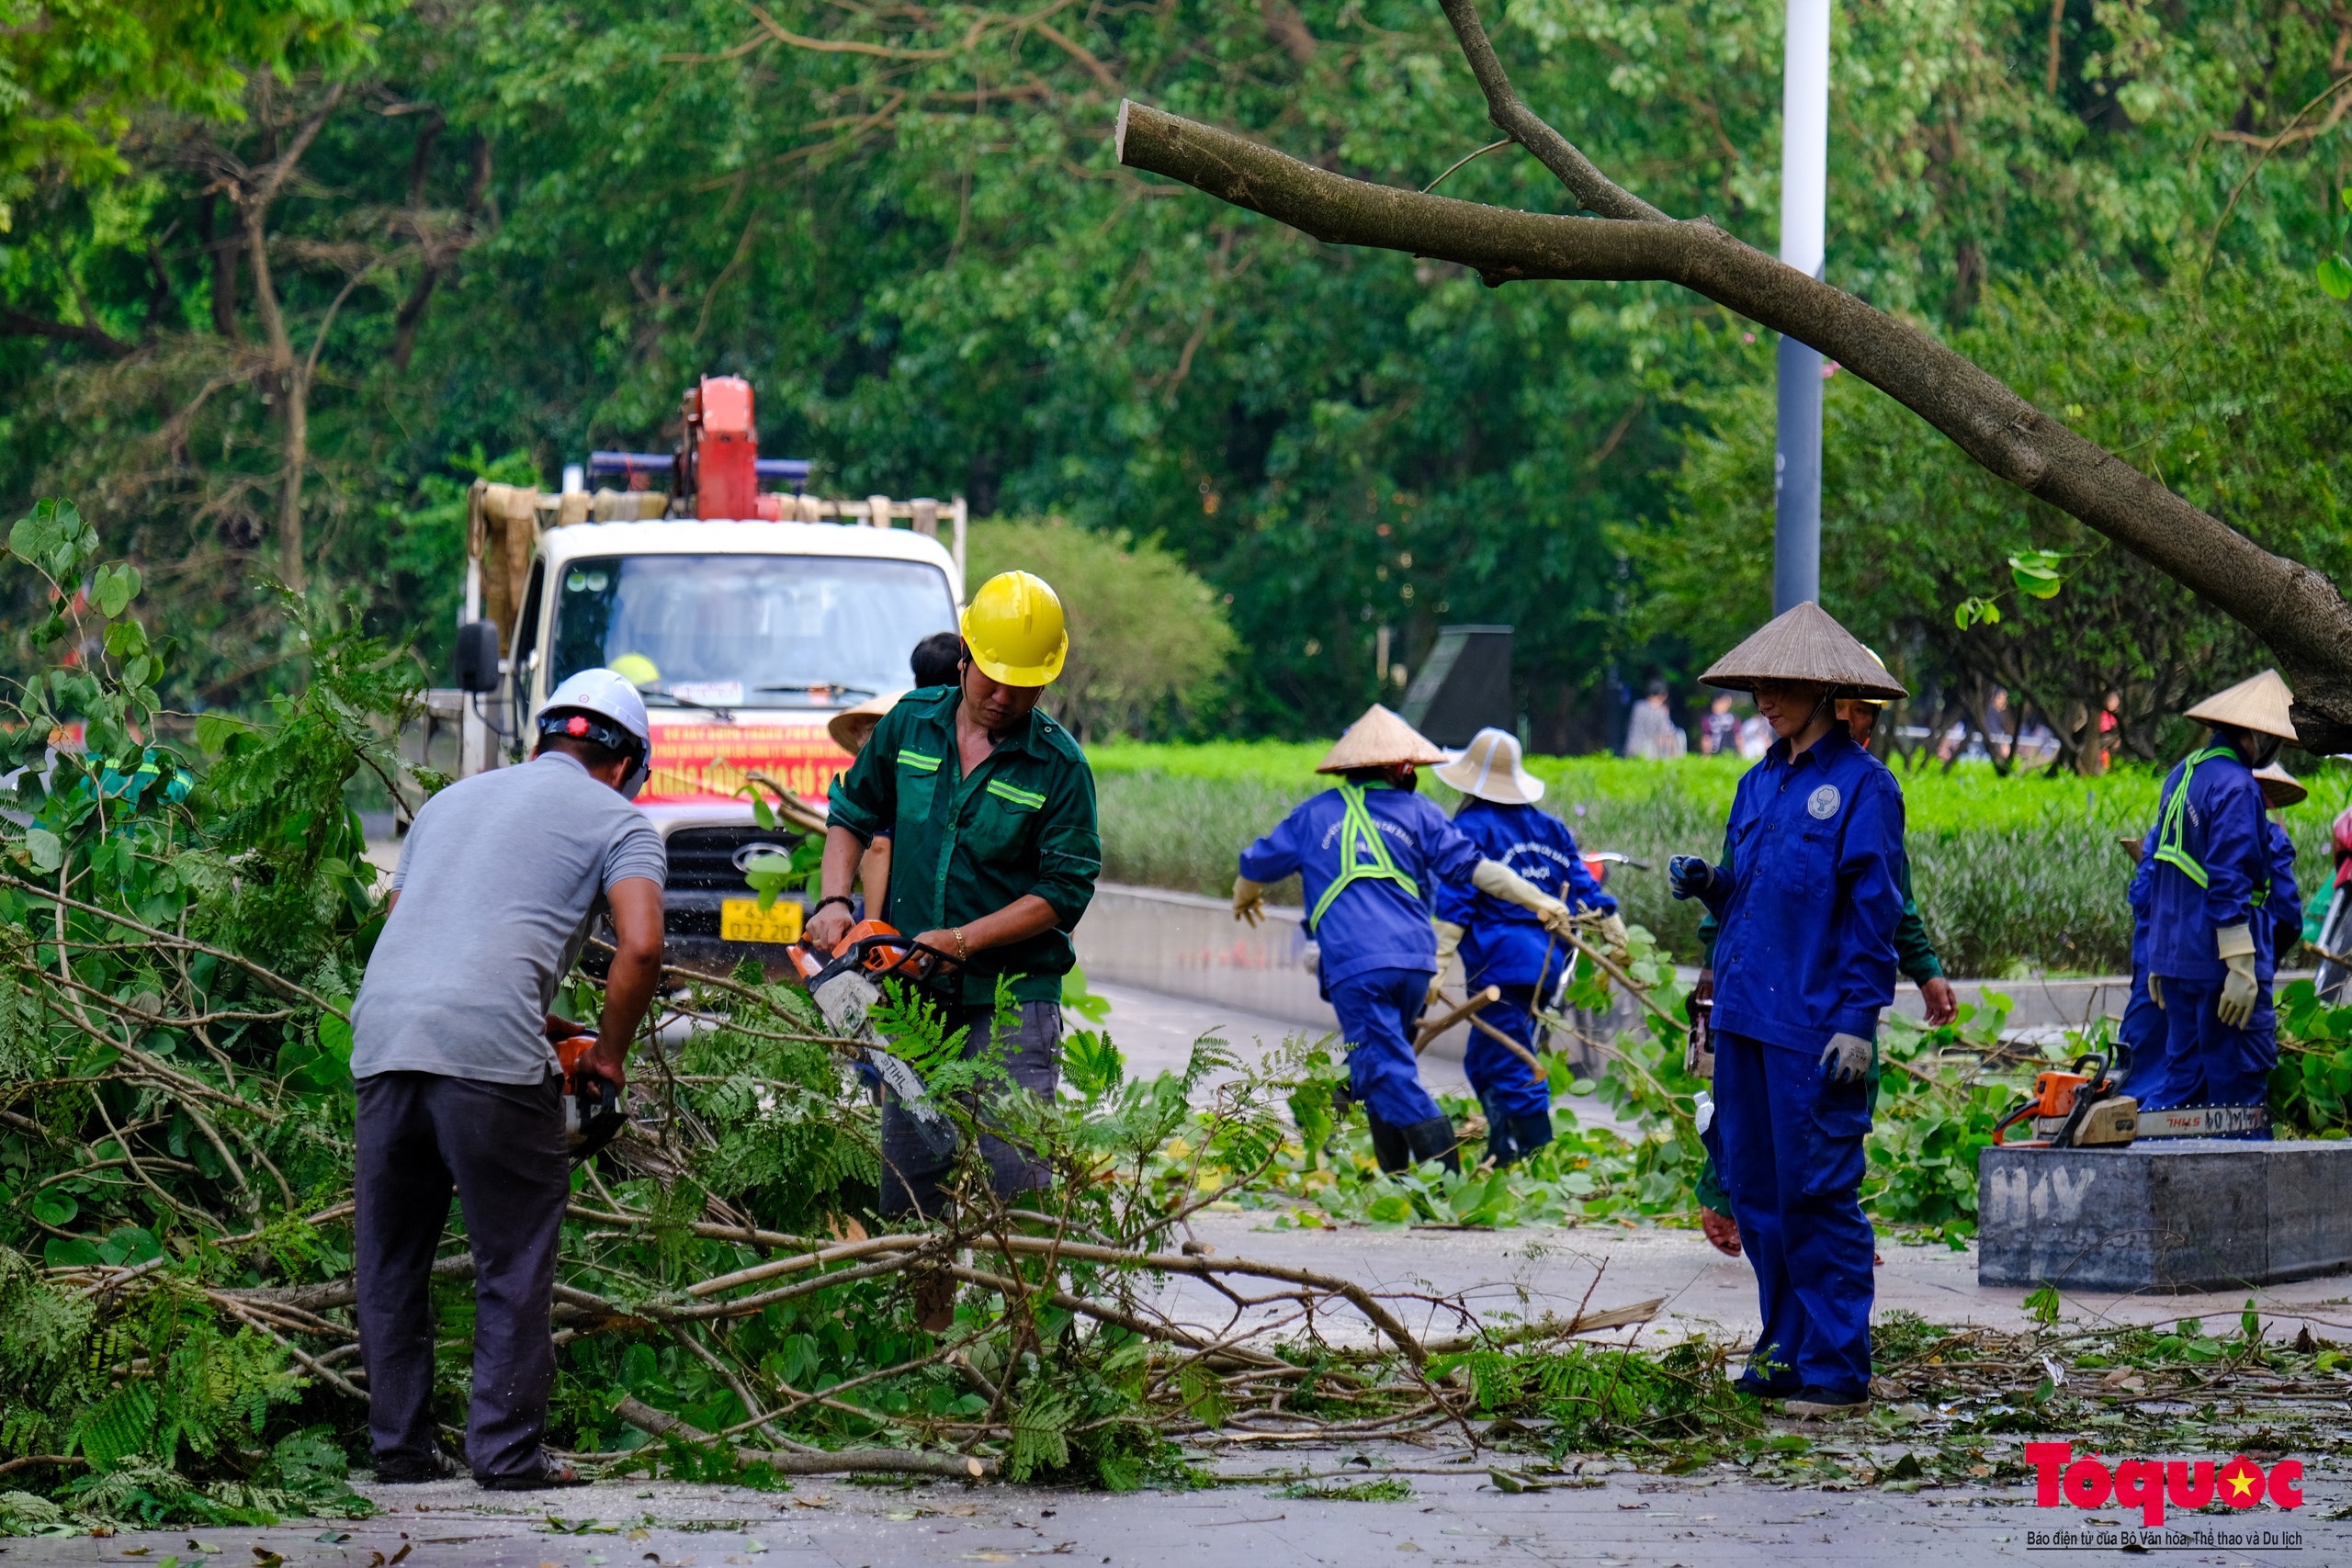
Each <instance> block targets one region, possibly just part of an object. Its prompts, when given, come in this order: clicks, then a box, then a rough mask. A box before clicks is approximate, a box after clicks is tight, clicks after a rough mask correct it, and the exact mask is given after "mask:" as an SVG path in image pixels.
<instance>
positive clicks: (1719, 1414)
mask: <svg viewBox="0 0 2352 1568" xmlns="http://www.w3.org/2000/svg"><path fill="white" fill-rule="evenodd" d="M1456 1368H1459V1369H1460V1370H1462V1371H1464V1372H1465V1373H1467V1374H1468V1376H1469V1379H1470V1383H1471V1387H1472V1389H1473V1391H1474V1392H1475V1393H1476V1399H1477V1408H1478V1410H1479V1412H1480V1413H1481V1414H1484V1415H1498V1416H1499V1415H1507V1414H1525V1415H1534V1416H1543V1417H1544V1418H1545V1419H1546V1420H1548V1421H1550V1422H1552V1423H1553V1424H1554V1425H1553V1426H1552V1427H1550V1429H1549V1430H1548V1431H1547V1432H1546V1433H1545V1435H1544V1436H1545V1441H1546V1442H1547V1444H1548V1445H1549V1446H1550V1447H1551V1450H1552V1451H1553V1452H1554V1453H1555V1454H1561V1453H1569V1452H1591V1451H1593V1450H1617V1449H1624V1448H1634V1449H1652V1450H1655V1449H1659V1448H1663V1447H1665V1446H1666V1445H1668V1443H1675V1442H1689V1441H1691V1440H1694V1439H1700V1440H1704V1439H1714V1440H1718V1441H1720V1440H1725V1439H1732V1438H1738V1437H1741V1436H1743V1435H1745V1434H1747V1433H1750V1432H1758V1431H1760V1430H1762V1428H1763V1420H1762V1417H1761V1414H1760V1412H1758V1410H1757V1409H1756V1408H1755V1407H1754V1405H1753V1404H1749V1403H1747V1402H1744V1401H1742V1400H1741V1398H1740V1397H1739V1395H1738V1393H1736V1391H1735V1390H1734V1389H1733V1387H1732V1382H1731V1371H1730V1364H1729V1360H1728V1358H1727V1356H1726V1354H1725V1352H1724V1348H1723V1347H1722V1346H1720V1345H1718V1344H1715V1343H1713V1342H1711V1341H1709V1340H1708V1339H1706V1338H1704V1337H1698V1336H1693V1337H1691V1338H1688V1339H1685V1340H1683V1341H1682V1342H1681V1343H1680V1344H1678V1345H1673V1346H1669V1347H1668V1348H1665V1349H1663V1350H1644V1349H1637V1348H1633V1347H1630V1346H1602V1345H1589V1344H1583V1343H1575V1342H1572V1343H1568V1344H1566V1345H1562V1346H1560V1347H1558V1348H1550V1349H1544V1350H1535V1351H1528V1350H1515V1349H1505V1348H1493V1349H1485V1348H1482V1349H1476V1350H1470V1351H1466V1352H1464V1353H1463V1354H1461V1355H1459V1356H1450V1357H1442V1358H1439V1359H1436V1360H1435V1361H1433V1362H1432V1364H1431V1371H1432V1372H1450V1371H1453V1370H1454V1369H1456Z"/></svg>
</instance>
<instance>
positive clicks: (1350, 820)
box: [1233, 703, 1571, 1172]
mask: <svg viewBox="0 0 2352 1568" xmlns="http://www.w3.org/2000/svg"><path fill="white" fill-rule="evenodd" d="M1442 761H1445V753H1444V752H1443V751H1441V750H1438V748H1437V747H1436V746H1435V745H1433V744H1431V743H1430V740H1429V739H1428V738H1427V737H1425V736H1423V735H1422V734H1421V733H1420V732H1419V730H1416V729H1415V728H1413V727H1412V726H1411V725H1409V724H1407V723H1406V722H1405V721H1404V720H1403V719H1401V718H1399V717H1397V716H1396V715H1395V714H1393V713H1391V712H1389V711H1388V710H1387V709H1386V708H1385V707H1383V706H1381V705H1379V704H1378V703H1374V705H1372V706H1371V707H1370V708H1369V709H1368V710H1366V711H1365V713H1364V716H1363V717H1362V718H1360V719H1358V720H1356V722H1355V723H1354V724H1352V725H1351V726H1349V727H1348V732H1347V733H1346V734H1345V735H1342V736H1340V740H1339V744H1337V745H1335V746H1333V747H1332V748H1331V750H1330V751H1329V753H1328V754H1327V755H1326V756H1325V757H1324V759H1323V761H1322V762H1321V764H1320V765H1318V766H1317V769H1316V770H1315V771H1316V772H1317V773H1337V774H1339V775H1340V782H1339V786H1338V787H1337V788H1335V789H1328V790H1325V791H1324V792H1323V793H1322V794H1320V795H1314V796H1311V797H1310V798H1308V799H1306V800H1305V801H1302V802H1301V803H1300V804H1299V805H1298V807H1296V808H1295V809H1294V810H1293V811H1292V812H1291V814H1290V815H1289V816H1287V817H1285V818H1283V819H1282V821H1281V822H1280V823H1279V824H1278V825H1276V827H1275V828H1274V829H1273V831H1272V832H1271V833H1268V834H1267V835H1266V836H1265V837H1264V838H1261V839H1260V840H1258V841H1257V842H1256V843H1253V844H1251V845H1250V847H1249V848H1248V849H1246V850H1243V851H1242V852H1241V863H1240V874H1239V875H1238V876H1237V877H1235V878H1234V881H1233V918H1234V919H1237V920H1242V921H1246V922H1248V923H1249V924H1251V925H1255V924H1257V923H1258V922H1259V921H1260V920H1261V919H1264V918H1265V902H1266V888H1267V886H1269V885H1270V884H1272V883H1276V882H1280V881H1281V880H1283V878H1284V877H1286V876H1289V875H1290V874H1292V873H1294V872H1295V873H1297V874H1298V875H1299V877H1300V879H1301V881H1302V882H1304V883H1305V885H1306V901H1307V914H1306V930H1307V933H1308V934H1309V935H1311V936H1312V937H1314V939H1315V941H1316V944H1317V950H1318V957H1317V963H1316V970H1315V976H1316V982H1317V986H1319V987H1320V988H1321V990H1322V993H1323V998H1324V999H1325V1000H1326V1001H1328V1002H1329V1003H1330V1004H1331V1010H1332V1011H1333V1012H1335V1013H1337V1014H1338V1015H1339V1020H1340V1039H1341V1040H1342V1041H1344V1042H1345V1043H1346V1049H1347V1053H1348V1090H1349V1093H1350V1095H1351V1097H1352V1098H1353V1099H1354V1100H1355V1101H1356V1102H1357V1103H1358V1104H1360V1105H1362V1106H1363V1108H1364V1113H1365V1116H1366V1117H1367V1118H1368V1119H1369V1121H1370V1122H1371V1123H1372V1147H1373V1152H1374V1155H1375V1156H1377V1157H1378V1158H1379V1161H1380V1168H1381V1169H1383V1170H1385V1171H1392V1172H1394V1171H1400V1170H1407V1169H1409V1168H1412V1167H1414V1166H1418V1165H1419V1164H1421V1163H1423V1162H1424V1161H1427V1160H1438V1161H1441V1162H1442V1163H1443V1164H1444V1165H1445V1167H1446V1168H1447V1169H1449V1170H1457V1171H1458V1170H1460V1169H1461V1168H1462V1159H1461V1156H1460V1154H1459V1153H1458V1152H1457V1151H1456V1149H1455V1147H1454V1134H1453V1122H1451V1121H1449V1120H1447V1118H1446V1115H1445V1112H1444V1111H1442V1109H1440V1108H1439V1106H1438V1102H1437V1101H1436V1100H1435V1099H1433V1098H1431V1096H1430V1091H1429V1090H1428V1089H1426V1088H1425V1087H1423V1085H1422V1083H1421V1077H1420V1065H1419V1057H1418V1054H1417V1053H1416V1052H1415V1051H1414V1049H1413V1039H1414V1034H1415V1032H1416V1029H1417V1026H1418V1023H1419V1018H1420V1015H1421V1012H1422V1010H1423V1009H1424V1008H1425V1007H1426V1006H1427V1004H1428V1001H1429V997H1430V992H1431V991H1432V990H1433V989H1434V988H1435V986H1436V980H1437V976H1438V974H1439V972H1440V966H1439V964H1438V962H1437V938H1436V928H1435V924H1434V922H1433V919H1432V916H1431V912H1430V906H1431V901H1432V900H1433V899H1434V898H1435V897H1436V896H1437V892H1438V889H1439V888H1440V887H1441V886H1444V885H1445V884H1447V883H1449V882H1468V883H1471V884H1472V885H1474V886H1476V888H1477V889H1478V890H1479V891H1480V892H1482V893H1486V894H1488V895H1490V896H1492V897H1496V898H1500V899H1505V900H1508V901H1509V902H1510V903H1513V904H1517V905H1519V906H1520V907H1521V908H1527V909H1532V910H1533V911H1534V912H1535V915H1536V918H1537V919H1539V920H1541V921H1542V922H1543V923H1544V928H1545V929H1546V930H1548V931H1554V932H1555V933H1556V932H1561V931H1566V930H1567V929H1568V925H1569V920H1570V919H1571V916H1570V913H1569V910H1568V907H1567V906H1566V904H1564V903H1562V902H1561V901H1560V900H1559V899H1557V898H1555V897H1552V896H1551V895H1550V894H1548V893H1545V892H1544V891H1543V890H1542V889H1541V888H1539V887H1537V886H1534V885H1533V884H1532V883H1530V882H1529V881H1528V880H1527V879H1526V878H1525V877H1522V876H1521V875H1520V874H1518V873H1517V872H1514V871H1512V870H1510V868H1509V867H1507V866H1505V865H1502V864H1501V863H1498V862H1496V861H1491V860H1487V859H1483V858H1482V857H1481V856H1480V855H1479V853H1478V847H1477V846H1476V844H1474V843H1473V842H1471V840H1469V839H1468V838H1467V837H1466V836H1464V834H1463V833H1462V832H1461V831H1460V829H1456V828H1455V827H1454V825H1453V823H1452V822H1450V821H1448V820H1447V819H1446V816H1445V813H1444V812H1442V811H1441V810H1439V809H1438V808H1437V807H1436V805H1435V804H1434V803H1433V802H1431V801H1430V800H1429V799H1427V798H1425V797H1424V796H1422V795H1417V794H1415V793H1414V788H1415V784H1416V782H1417V780H1416V775H1415V773H1414V770H1415V768H1416V767H1418V766H1419V765H1420V764H1422V763H1425V762H1442Z"/></svg>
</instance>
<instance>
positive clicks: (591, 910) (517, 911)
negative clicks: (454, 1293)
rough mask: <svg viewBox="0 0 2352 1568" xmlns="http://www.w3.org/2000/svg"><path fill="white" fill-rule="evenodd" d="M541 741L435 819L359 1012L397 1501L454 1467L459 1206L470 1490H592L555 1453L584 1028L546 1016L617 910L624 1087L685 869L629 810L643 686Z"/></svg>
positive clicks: (608, 1073)
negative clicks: (441, 1407) (448, 1375)
mask: <svg viewBox="0 0 2352 1568" xmlns="http://www.w3.org/2000/svg"><path fill="white" fill-rule="evenodd" d="M539 732H540V739H539V745H538V754H537V757H536V758H535V759H534V760H533V761H529V762H526V763H525V764H523V765H522V766H520V767H513V768H502V769H498V770H496V771H494V772H492V773H480V774H477V775H475V776H474V777H472V778H469V779H467V780H465V781H464V782H463V783H461V784H453V785H451V786H450V787H449V788H447V789H446V790H443V791H442V792H441V793H440V794H439V795H435V796H434V797H433V798H432V799H431V800H429V801H427V802H426V803H425V804H424V809H423V810H421V811H419V812H418V813H417V817H416V821H415V823H414V824H413V826H412V827H411V828H410V829H409V834H408V841H407V843H406V844H405V846H404V847H403V848H402V849H401V862H400V869H399V870H398V871H397V872H395V873H394V874H393V876H392V886H391V895H390V909H389V913H388V915H387V917H386V919H385V921H384V929H383V933H382V935H381V936H380V937H379V939H378V940H377V943H376V949H375V952H374V953H373V954H372V955H371V956H370V957H369V959H368V976H367V979H366V981H365V982H364V983H363V984H362V985H361V987H360V988H359V999H358V1000H357V1001H356V1003H354V1004H353V1007H352V1010H351V1027H352V1054H351V1071H352V1076H353V1077H355V1078H356V1079H357V1080H358V1084H359V1120H358V1128H357V1144H358V1168H357V1172H356V1197H357V1199H358V1213H357V1216H356V1230H357V1242H358V1246H357V1259H356V1261H357V1274H358V1288H359V1289H358V1293H359V1300H358V1318H359V1339H360V1346H361V1351H362V1358H363V1359H364V1361H365V1364H366V1366H367V1369H368V1433H369V1436H370V1437H371V1438H372V1439H373V1440H374V1444H375V1450H376V1472H377V1479H378V1480H379V1481H381V1482H402V1481H426V1480H434V1479H437V1478H438V1477H439V1476H440V1474H441V1472H442V1461H441V1459H440V1455H439V1452H438V1450H437V1447H436V1445H435V1441H434V1421H433V1411H432V1393H433V1349H434V1325H433V1311H432V1299H431V1276H432V1267H433V1257H434V1254H435V1251H436V1250H437V1249H438V1247H439V1246H440V1241H441V1235H442V1232H443V1230H444V1229H445V1228H446V1226H447V1223H448V1216H449V1195H450V1191H451V1190H452V1188H454V1189H455V1190H456V1192H457V1195H458V1203H459V1205H460V1206H461V1208H462V1209H463V1211H464V1214H465V1221H466V1235H467V1240H468V1242H469V1244H470V1246H471V1248H472V1252H473V1260H474V1269H475V1286H474V1303H475V1324H474V1390H473V1402H472V1407H471V1411H470V1414H469V1419H468V1422H467V1438H466V1450H467V1459H468V1460H469V1461H470V1464H471V1468H472V1471H473V1474H474V1478H475V1479H476V1480H477V1481H479V1482H480V1483H482V1484H483V1485H484V1486H487V1487H491V1488H493V1489H495V1490H501V1491H519V1490H525V1489H528V1488H530V1487H535V1486H547V1485H562V1484H566V1483H570V1482H571V1481H572V1480H574V1479H575V1478H574V1477H573V1476H572V1474H571V1471H570V1469H569V1468H568V1467H565V1466H562V1465H560V1464H556V1463H554V1462H552V1461H549V1460H548V1457H547V1455H546V1454H545V1452H544V1451H543V1450H542V1449H541V1446H540V1439H541V1438H542V1436H543V1434H544V1432H545V1430H546V1426H547V1404H548V1393H549V1392H550V1391H551V1390H552V1389H553V1387H554V1383H555V1351H554V1348H553V1345H552V1343H551V1341H550V1339H549V1337H548V1318H549V1314H550V1310H551V1307H552V1304H553V1292H554V1284H555V1259H556V1244H557V1236H558V1232H559V1230H560V1226H561V1224H562V1221H563V1210H564V1203H565V1201H566V1199H567V1198H568V1197H569V1196H570V1194H571V1171H570V1168H569V1162H568V1159H567V1157H566V1153H565V1148H564V1138H563V1109H562V1100H561V1092H560V1076H559V1073H558V1069H557V1066H556V1056H555V1051H554V1048H553V1046H552V1045H551V1044H550V1041H552V1040H554V1039H557V1038H560V1037H561V1036H563V1035H568V1034H571V1033H575V1032H578V1031H577V1030H576V1029H575V1028H574V1027H573V1026H571V1025H570V1024H566V1023H564V1022H563V1021H561V1020H559V1019H557V1018H555V1017H554V1016H553V1015H552V1014H551V1013H550V1012H549V1011H548V1009H549V1007H550V1006H551V1005H552V1004H553V1002H554V1000H555V996H556V991H557V988H558V987H560V985H561V984H562V982H563V978H564V976H565V975H567V974H568V973H570V971H571V964H572V961H573V960H574V959H575V958H577V957H578V956H579V953H580V949H581V946H582V943H583V942H585V941H586V940H587V936H588V932H589V930H590V927H591V925H592V924H593V923H594V920H595V919H596V918H597V916H598V915H600V914H602V913H605V912H607V911H609V913H610V915H611V918H612V922H613V931H614V938H615V943H614V945H615V948H616V953H615V956H614V959H613V964H612V968H611V972H610V975H609V976H608V978H607V981H606V985H605V1010H604V1017H603V1019H602V1021H601V1027H600V1029H599V1031H598V1035H599V1038H598V1041H597V1043H596V1044H595V1045H594V1047H593V1048H592V1049H591V1050H590V1051H589V1053H588V1055H587V1056H586V1058H585V1060H584V1062H583V1068H584V1070H587V1071H591V1072H594V1073H597V1074H599V1075H601V1076H603V1077H606V1078H609V1079H611V1080H612V1082H613V1083H614V1085H615V1086H616V1088H618V1087H621V1086H622V1085H623V1084H624V1082H625V1079H624V1074H623V1062H624V1056H625V1054H626V1051H627V1047H628V1043H629V1041H630V1040H631V1039H633V1038H634V1037H635V1035H636V1033H637V1029H638V1025H639V1023H641V1022H642V1021H644V1017H645V1011H646V1008H647V1005H648V1004H649V1003H650V1000H651V998H652V995H653V988H654V986H655V984H656V982H657V981H658V980H659V979H660V977H661V969H662V881H663V878H664V876H665V874H666V870H667V862H666V857H665V855H664V853H663V851H662V840H661V836H660V835H659V834H658V833H656V832H655V831H654V829H653V827H652V824H650V822H648V821H647V820H646V818H645V817H644V815H643V814H642V813H641V812H639V810H638V809H637V807H634V806H632V805H630V804H629V796H630V795H634V794H635V793H636V790H635V786H636V785H637V784H639V783H640V782H641V781H642V779H643V777H644V773H645V762H646V759H647V755H648V752H649V749H650V732H649V731H648V729H647V728H646V719H645V707H644V704H643V703H642V702H641V701H640V700H639V698H638V695H637V693H636V690H635V688H633V687H631V686H630V685H629V684H628V682H627V681H626V680H624V679H623V678H622V677H621V676H619V675H616V674H614V673H613V672H612V671H603V670H599V671H583V672H582V674H580V675H575V676H573V677H572V678H571V680H568V681H566V682H564V683H563V684H562V685H561V686H560V687H558V688H557V690H556V692H555V694H554V695H553V697H552V698H551V699H550V701H549V705H548V708H547V710H546V711H545V712H544V713H542V714H541V716H540V717H539Z"/></svg>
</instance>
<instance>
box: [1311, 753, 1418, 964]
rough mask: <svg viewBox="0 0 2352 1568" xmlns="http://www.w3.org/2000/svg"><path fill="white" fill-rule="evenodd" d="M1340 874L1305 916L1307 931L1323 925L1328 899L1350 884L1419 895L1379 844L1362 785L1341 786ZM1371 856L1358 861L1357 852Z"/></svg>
mask: <svg viewBox="0 0 2352 1568" xmlns="http://www.w3.org/2000/svg"><path fill="white" fill-rule="evenodd" d="M1340 810H1341V812H1342V813H1343V815H1342V816H1341V817H1340V874H1339V875H1337V876H1335V877H1333V878H1332V879H1331V886H1329V887H1326V888H1325V889H1324V890H1323V897H1320V898H1317V900H1315V908H1314V909H1313V910H1312V911H1310V912H1309V913H1308V915H1307V917H1306V929H1307V931H1309V932H1310V933H1311V932H1313V931H1314V930H1315V929H1316V928H1317V926H1319V925H1321V924H1322V923H1323V911H1325V910H1326V909H1329V908H1330V907H1331V900H1332V899H1334V898H1337V897H1339V896H1340V893H1342V892H1343V891H1345V890H1346V888H1347V886H1348V884H1350V883H1351V882H1368V881H1388V882H1394V883H1397V884H1399V885H1401V886H1403V887H1404V889H1405V891H1406V892H1408V893H1410V894H1411V895H1412V896H1413V897H1416V898H1419V897H1420V896H1421V889H1420V885H1419V883H1417V882H1415V881H1414V880H1413V879H1412V878H1411V877H1409V876H1408V875H1406V874H1404V873H1403V872H1401V871H1399V870H1397V863H1396V862H1395V861H1393V860H1391V859H1389V858H1388V846H1387V845H1386V844H1384V843H1382V842H1381V841H1380V825H1379V824H1378V823H1376V822H1374V820H1373V818H1372V807H1369V806H1367V805H1365V804H1364V797H1363V785H1362V784H1350V783H1348V782H1347V781H1346V780H1344V779H1343V780H1341V781H1340ZM1360 851H1361V852H1368V853H1370V855H1371V856H1372V860H1371V862H1370V863H1365V862H1363V861H1362V860H1360V859H1358V858H1357V856H1358V853H1359V852H1360Z"/></svg>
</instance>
